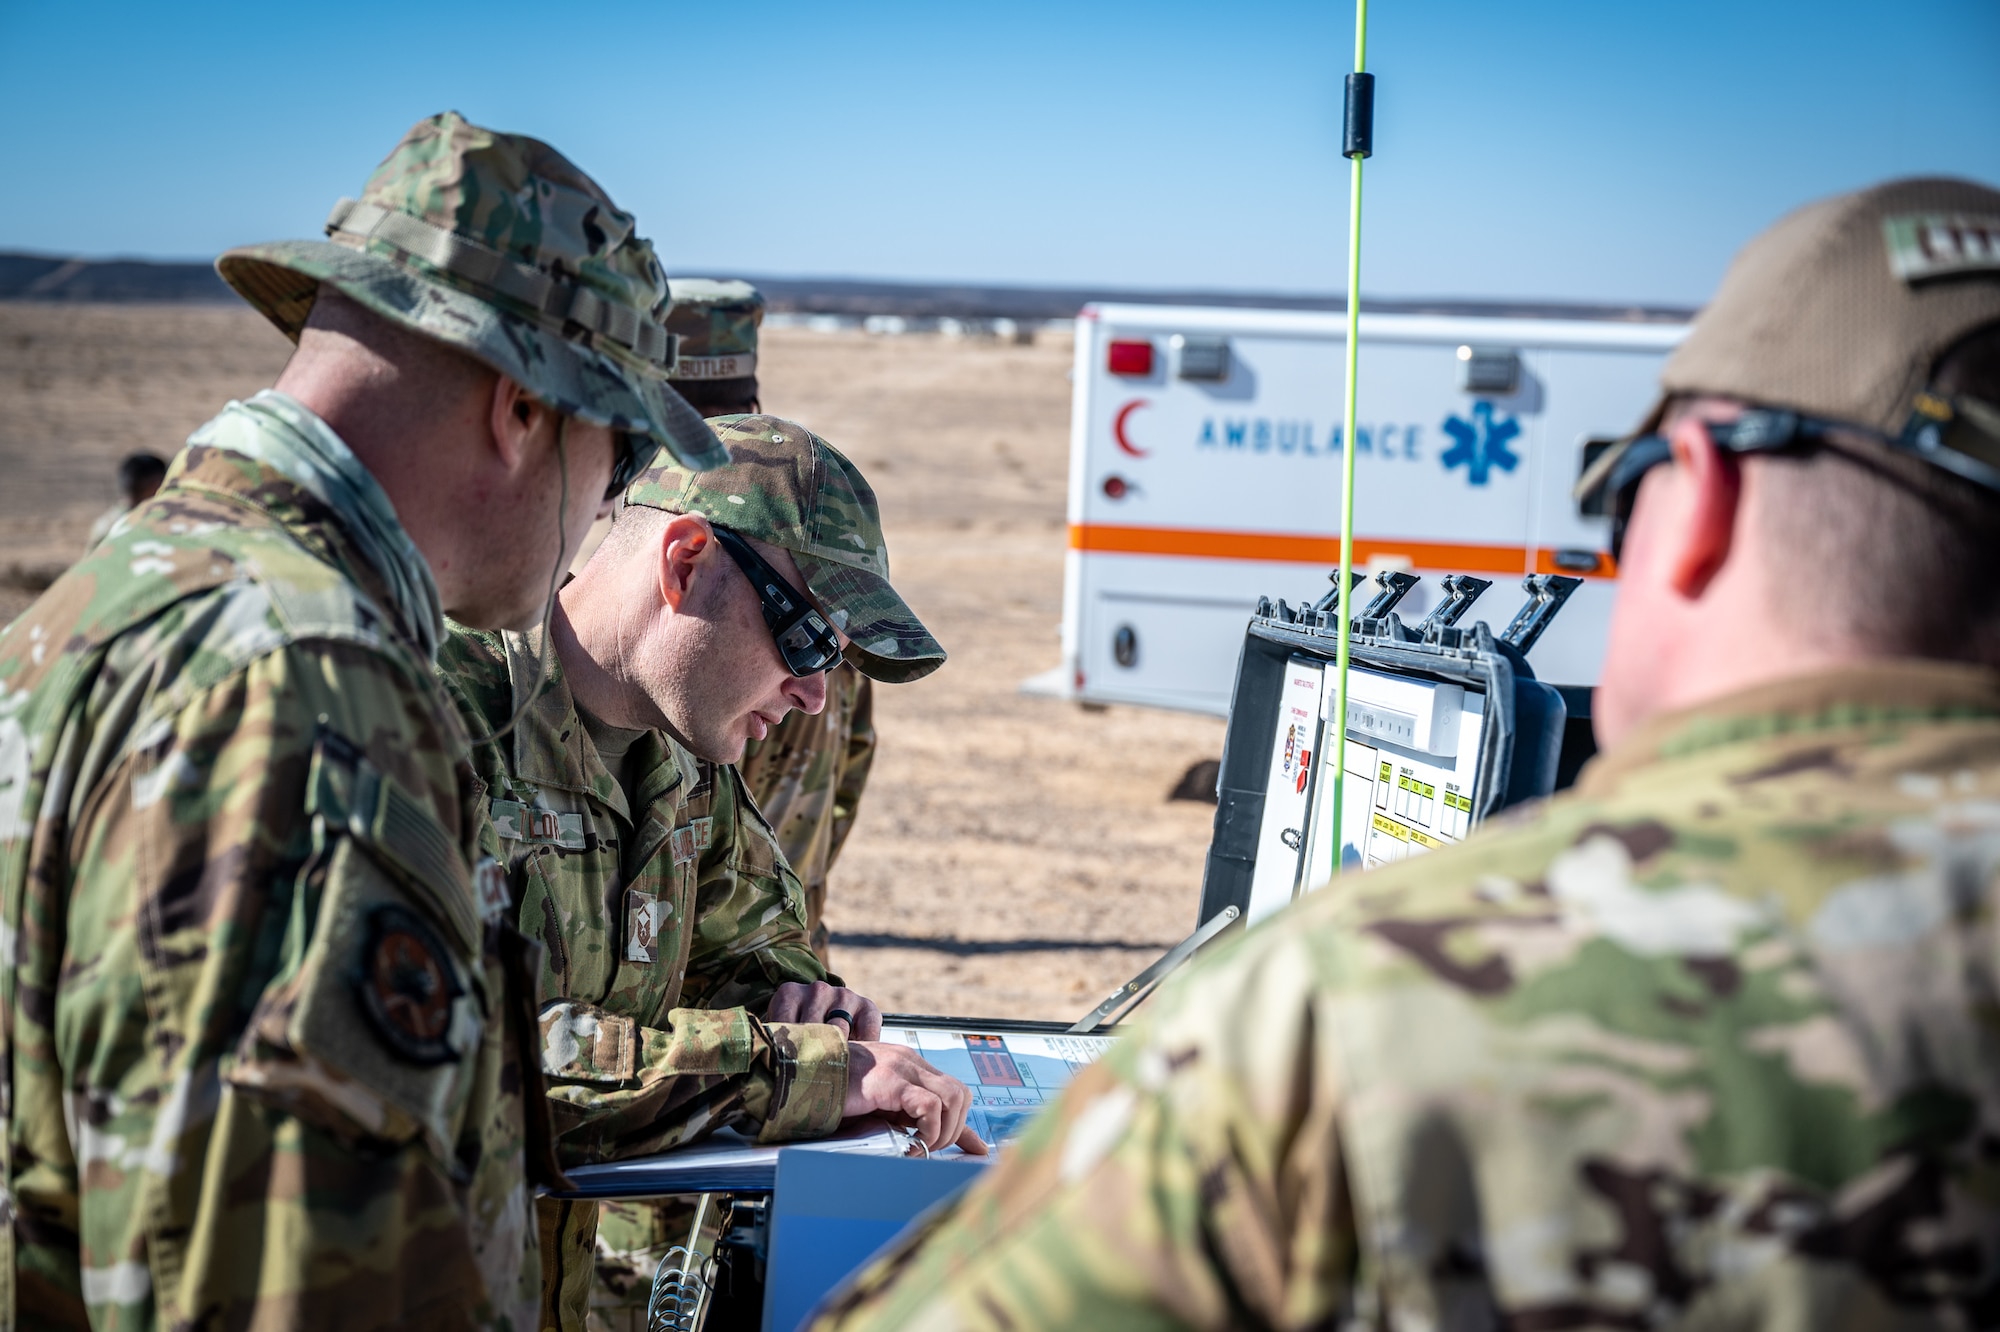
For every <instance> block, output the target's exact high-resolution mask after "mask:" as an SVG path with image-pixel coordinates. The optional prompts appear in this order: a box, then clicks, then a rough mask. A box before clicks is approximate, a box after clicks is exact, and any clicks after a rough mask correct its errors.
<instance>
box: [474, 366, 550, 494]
mask: <svg viewBox="0 0 2000 1332" xmlns="http://www.w3.org/2000/svg"><path fill="white" fill-rule="evenodd" d="M488 417H489V425H490V427H491V429H492V431H493V448H494V451H495V452H496V453H498V454H499V455H500V461H501V463H502V465H504V466H505V467H506V469H507V470H508V471H509V472H518V471H519V470H520V469H521V467H522V465H523V464H524V463H526V462H528V461H529V460H530V459H531V458H533V456H534V454H535V452H536V450H538V449H539V448H542V447H545V446H544V445H542V444H541V442H540V439H539V437H540V436H541V435H543V434H548V435H549V436H550V437H551V438H553V437H554V430H555V425H556V413H555V412H554V411H553V410H551V409H550V408H549V407H548V406H546V405H545V404H544V403H542V402H541V401H540V400H539V399H537V398H534V397H531V396H530V395H529V393H528V391H527V390H526V389H523V388H522V387H521V386H520V385H519V384H517V383H515V382H514V381H513V380H512V379H509V378H508V377H507V376H506V375H495V376H494V377H493V390H492V399H491V402H490V403H489V412H488Z"/></svg>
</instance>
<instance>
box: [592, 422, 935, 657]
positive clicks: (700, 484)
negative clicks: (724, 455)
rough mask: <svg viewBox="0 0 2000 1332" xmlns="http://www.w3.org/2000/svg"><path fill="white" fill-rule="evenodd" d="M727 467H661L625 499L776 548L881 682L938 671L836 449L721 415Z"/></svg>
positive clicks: (785, 429)
mask: <svg viewBox="0 0 2000 1332" xmlns="http://www.w3.org/2000/svg"><path fill="white" fill-rule="evenodd" d="M709 424H711V425H713V426H714V427H715V432H716V434H718V435H720V436H721V437H722V442H723V443H724V444H726V445H728V446H729V465H728V466H726V467H719V468H717V469H715V470H714V471H712V472H702V473H700V474H699V475H697V474H695V473H693V472H691V471H689V470H688V469H686V468H684V467H676V466H674V465H673V464H672V463H660V464H658V465H656V466H654V467H653V469H652V470H651V471H648V472H647V473H646V474H645V475H644V476H641V477H640V478H639V479H638V480H637V481H634V482H633V483H632V485H631V488H630V489H628V490H627V491H626V492H625V503H627V504H634V505H640V506H642V507H645V508H651V509H664V510H665V511H666V512H668V513H698V514H700V515H701V516H702V517H704V518H706V519H708V520H709V521H710V522H712V523H714V524H716V525H717V526H718V527H727V528H729V529H730V530H732V531H735V532H740V533H742V534H743V535H744V536H750V537H755V538H757V540H759V541H764V542H768V543H769V544H771V545H773V546H782V547H784V548H785V549H786V550H789V551H790V552H792V555H793V557H794V558H795V559H797V560H798V564H799V572H800V573H802V574H804V575H805V579H806V590H807V591H808V592H810V593H812V596H813V600H814V601H816V602H818V603H819V607H820V609H821V610H823V611H825V612H826V617H827V618H828V619H829V620H831V621H833V623H834V625H835V626H836V627H837V628H839V630H840V631H841V632H842V633H844V634H846V635H847V638H848V644H847V653H846V655H847V659H848V660H849V661H850V662H852V663H853V664H854V668H855V669H856V670H858V671H860V672H861V673H862V674H863V675H866V676H868V677H869V678H871V679H875V680H880V681H882V682H883V683H885V684H902V683H905V682H907V681H910V680H919V679H922V678H923V677H924V676H926V675H929V674H930V673H931V672H932V671H934V670H936V669H937V668H938V667H940V666H942V665H944V649H943V648H941V647H939V646H938V642H937V640H936V639H935V638H932V637H931V635H930V630H928V629H926V628H924V626H923V622H922V621H920V620H918V619H917V616H916V612H915V611H912V610H911V609H910V608H909V606H908V605H907V604H905V603H904V601H903V599H902V598H901V597H900V596H897V595H896V589H894V588H893V587H890V586H889V547H888V545H887V543H886V542H885V541H884V540H883V538H882V518H881V512H880V510H879V509H878V507H877V506H876V503H875V491H874V490H873V489H872V488H871V487H870V486H869V484H868V482H867V481H866V480H864V479H863V477H862V475H861V472H860V471H859V470H858V469H857V468H856V467H855V466H854V464H853V463H851V462H849V461H848V460H847V459H846V457H844V456H843V455H842V454H841V453H840V451H839V450H838V449H836V448H834V447H833V446H832V445H831V444H828V443H827V442H826V441H825V440H823V439H821V438H820V437H819V436H818V435H815V434H813V433H812V432H811V431H809V430H807V429H805V427H803V426H798V425H794V424H792V423H791V422H790V421H781V420H779V419H778V418H777V417H775V416H719V417H716V418H715V419H714V420H712V421H711V422H710V423H709Z"/></svg>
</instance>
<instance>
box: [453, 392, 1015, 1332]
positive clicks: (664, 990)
mask: <svg viewBox="0 0 2000 1332" xmlns="http://www.w3.org/2000/svg"><path fill="white" fill-rule="evenodd" d="M714 425H715V426H716V428H717V431H718V434H719V435H720V437H721V438H722V439H723V440H724V441H725V442H726V443H727V444H728V445H729V447H730V452H731V462H730V464H729V465H728V466H726V467H722V468H718V469H716V470H714V471H710V472H703V473H700V474H696V473H695V472H693V471H692V470H690V469H688V468H684V467H680V466H678V465H672V464H662V465H661V466H659V467H656V468H654V469H653V470H652V471H651V472H649V473H647V475H646V476H645V477H643V478H641V479H640V481H639V482H638V484H636V485H634V486H633V487H632V488H631V489H630V490H628V491H627V492H626V495H625V503H624V507H623V508H622V509H621V510H620V513H619V516H618V520H617V522H616V523H615V524H614V525H613V527H612V529H611V532H610V534H609V535H608V536H607V537H606V538H605V540H604V543H603V544H602V545H601V546H599V547H598V549H597V552H596V553H595V554H594V555H593V556H592V557H591V560H590V562H589V564H587V565H586V566H585V567H584V569H583V572H582V573H581V574H579V575H578V576H577V578H576V579H575V580H574V581H573V582H571V583H570V584H569V585H568V586H567V587H565V588H564V589H563V592H562V595H561V597H560V599H559V605H558V609H557V613H556V615H555V617H554V619H553V622H552V626H551V634H550V641H549V643H548V644H547V647H548V649H549V653H548V655H549V657H550V663H549V665H548V667H547V669H546V674H545V673H544V670H543V668H542V667H541V665H540V664H539V658H540V657H541V656H542V653H543V649H544V644H543V640H542V638H541V636H540V635H539V633H538V632H535V631H529V632H526V633H501V634H495V633H476V632H472V631H456V630H455V631H454V632H453V633H452V635H451V638H450V642H449V643H448V645H447V647H446V649H445V651H444V654H443V658H442V664H443V668H444V670H445V672H446V675H447V678H448V679H449V681H450V683H451V685H452V687H453V688H454V690H455V691H456V692H457V693H458V694H459V696H460V698H461V699H462V700H463V702H464V704H465V706H466V707H467V709H468V710H469V712H470V714H471V715H472V717H473V718H474V724H475V725H477V726H480V727H482V728H489V729H490V728H491V727H494V726H497V725H498V724H499V723H500V722H501V721H503V720H505V719H506V718H507V717H508V716H509V715H511V714H513V713H515V712H521V721H520V724H519V725H518V726H517V727H516V728H515V730H514V731H513V733H512V734H511V735H510V736H508V737H507V738H505V739H504V740H503V741H501V742H500V743H498V744H493V745H482V746H480V747H479V749H478V752H477V755H476V757H475V762H476V764H477V765H478V767H479V770H480V773H481V775H482V777H484V778H485V780H486V782H487V785H488V787H489V788H490V789H491V791H492V796H493V800H492V806H491V808H492V814H493V818H492V827H493V832H494V837H493V839H492V841H491V843H490V844H489V846H488V848H487V849H488V851H489V852H490V853H491V854H493V855H495V856H496V857H497V858H498V859H499V860H500V862H501V863H502V864H504V865H505V866H506V867H507V872H508V878H509V882H510V883H511V884H512V885H513V887H514V889H515V895H516V897H517V898H518V900H519V903H520V915H519V923H520V926H521V928H522V930H523V931H524V932H525V933H527V934H529V935H530V936H533V937H536V938H539V939H542V940H544V941H545V942H546V944H547V949H546V952H545V954H544V958H545V961H544V966H543V973H542V981H541V987H540V989H541V995H542V1008H541V1027H542V1033H543V1060H542V1067H543V1071H544V1072H545V1073H546V1075H547V1076H548V1077H549V1078H550V1080H551V1089H550V1093H549V1095H550V1101H551V1106H552V1109H553V1112H554V1127H555V1146H556V1150H557V1153H558V1155H559V1156H560V1158H561V1161H562V1163H563V1164H564V1165H575V1164H583V1163H587V1162H596V1161H605V1160H616V1159H621V1158H625V1157H630V1156H637V1155H644V1154H647V1153H650V1152H657V1151H662V1150H665V1149H667V1148H671V1147H675V1146H678V1145H680V1144H682V1143H685V1142H688V1141H690V1140H692V1139H694V1138H697V1137H699V1136H701V1135H703V1134H705V1133H708V1132H710V1131H712V1130H714V1129H716V1128H718V1127H722V1126H725V1125H733V1126H735V1127H737V1128H739V1129H741V1130H742V1131H744V1132H747V1133H750V1134H753V1135H754V1136H756V1137H758V1138H759V1139H760V1140H762V1141H766V1142H780V1141H786V1140H790V1139H799V1138H812V1137H820V1136H823V1135H825V1134H827V1133H829V1132H831V1131H832V1130H833V1129H834V1128H835V1127H837V1126H838V1125H839V1124H840V1122H841V1120H842V1119H843V1118H846V1117H848V1116H852V1115H857V1114H862V1113H867V1112H877V1113H887V1114H889V1115H892V1116H899V1117H903V1118H907V1119H908V1120H909V1121H910V1122H912V1123H913V1124H915V1125H916V1126H918V1128H919V1130H920V1132H921V1134H922V1136H923V1138H924V1140H925V1142H926V1144H927V1145H928V1146H931V1147H939V1146H944V1145H948V1144H951V1143H953V1142H959V1143H961V1144H962V1145H964V1146H966V1147H968V1148H970V1149H972V1150H975V1151H977V1150H980V1143H979V1141H978V1139H977V1138H976V1137H974V1136H973V1135H971V1134H970V1133H969V1132H968V1131H966V1130H965V1128H964V1124H965V1116H966V1111H967V1109H968V1107H969V1105H970V1093H969V1092H968V1091H967V1090H966V1088H965V1087H964V1086H963V1085H962V1084H960V1083H959V1082H957V1081H956V1080H955V1079H952V1078H950V1077H947V1076H945V1075H944V1074H942V1073H939V1072H938V1071H937V1070H935V1069H933V1068H931V1067H930V1065H928V1064H926V1063H925V1062H924V1061H923V1060H922V1059H920V1058H918V1057H917V1056H916V1055H915V1054H914V1053H913V1052H912V1051H909V1050H907V1049H905V1048H903V1047H901V1046H896V1045H882V1044H878V1043H877V1042H876V1039H875V1038H876V1037H877V1036H878V1035H879V1033H880V1029H881V1014H880V1013H879V1011H878V1010H877V1009H876V1006H875V1005H874V1004H873V1003H871V1002H869V1001H868V1000H866V999H864V998H862V997H861V996H860V995H858V994H856V993H854V992H853V991H851V990H848V989H846V988H845V987H844V986H842V985H841V983H840V982H839V981H838V980H837V979H834V978H830V977H828V976H827V973H826V971H825V968H824V967H822V966H821V964H820V962H819V960H818V959H817V958H815V957H814V956H813V954H812V952H811V950H810V949H809V948H808V947H807V942H806V932H805V929H806V926H805V914H804V912H805V903H804V897H803V894H802V893H801V891H800V886H799V882H798V878H797V876H795V875H794V874H793V873H792V871H791V869H790V867H789V866H788V865H787V864H786V863H785V858H784V855H783V853H782V852H781V851H780V850H779V849H778V846H777V842H776V839H775V837H774V836H773V834H772V831H771V828H770V826H769V825H768V824H767V823H765V822H764V819H763V817H762V816H761V815H760V814H759V813H758V811H757V807H756V805H755V803H754V802H752V801H751V800H749V799H748V798H747V796H746V794H745V792H744V789H743V784H742V780H741V778H740V777H738V775H737V773H736V770H735V768H734V767H733V766H731V765H732V763H733V762H734V760H735V759H736V758H737V757H738V756H739V755H740V754H741V753H742V752H743V746H744V744H745V742H746V741H749V740H753V739H757V738H760V737H762V736H763V735H765V734H766V733H767V732H768V731H769V729H770V728H771V727H772V726H773V725H775V724H776V723H777V722H779V721H780V720H782V719H783V717H784V716H785V715H786V714H787V713H788V712H791V711H793V710H797V711H800V712H805V713H815V712H818V711H819V710H820V708H821V707H822V706H823V705H824V702H825V698H826V691H827V685H826V672H827V671H828V670H829V669H830V668H832V667H834V666H836V665H838V664H839V663H840V662H841V661H842V660H843V657H844V658H845V659H846V660H849V661H852V662H853V663H854V664H855V666H856V667H857V668H858V669H860V670H862V671H865V672H867V673H868V674H870V675H871V676H872V677H874V678H877V679H882V680H889V681H898V680H913V679H917V678H919V677H921V676H924V675H927V674H929V673H930V672H931V671H932V670H935V669H936V668H937V667H938V666H940V665H942V664H943V662H944V650H943V649H942V648H940V647H939V646H938V645H937V643H936V641H935V640H933V639H932V638H931V636H930V634H929V632H928V631H927V630H926V629H925V628H924V626H923V625H922V623H921V622H919V621H918V619H917V617H916V616H915V614H914V613H912V612H911V610H910V608H909V607H908V606H907V605H906V604H905V603H904V602H903V600H902V598H901V597H900V596H898V595H897V593H896V591H895V589H894V588H893V587H892V586H891V585H890V583H889V579H888V573H889V564H888V549H887V546H886V544H885V542H884V540H883V537H882V529H881V523H880V520H879V518H878V517H877V515H876V507H875V497H874V493H873V491H871V490H870V489H869V487H868V484H867V482H866V481H864V480H863V479H862V477H861V474H860V473H859V472H858V471H857V470H856V469H855V468H854V466H853V464H851V463H849V462H848V461H847V459H846V458H844V457H842V456H841V455H840V454H839V453H838V452H836V451H835V450H834V449H833V448H831V447H830V446H828V445H827V444H826V443H825V442H824V441H823V440H820V439H818V438H817V437H815V436H814V435H812V434H810V433H809V432H807V431H805V430H802V429H800V428H799V427H798V426H796V425H793V424H792V423H790V422H788V421H780V420H778V419H776V418H775V417H769V416H738V417H726V418H721V419H718V420H717V421H715V422H714ZM843 645H844V646H845V652H844V653H843ZM524 708H525V711H523V709H524ZM537 1214H538V1217H539V1221H540V1228H541V1236H542V1260H543V1296H544V1301H545V1304H544V1323H545V1325H547V1326H561V1327H565V1328H580V1327H582V1326H583V1324H584V1320H585V1317H586V1301H587V1300H588V1299H589V1292H590V1289H591V1284H592V1272H593V1266H594V1259H595V1235H596V1226H597V1219H598V1214H599V1212H598V1208H597V1206H596V1205H594V1204H591V1203H587V1202H569V1201H558V1200H554V1199H547V1198H545V1199H543V1200H541V1202H540V1203H539V1205H538V1209H537ZM674 1215H675V1216H685V1215H687V1213H686V1212H685V1211H684V1210H683V1211H677V1212H675V1213H674ZM626 1219H627V1220H628V1221H630V1222H631V1223H632V1226H634V1227H637V1228H638V1229H641V1230H644V1231H645V1232H646V1233H645V1234H642V1235H633V1234H630V1233H628V1234H626V1235H625V1236H623V1237H622V1238H621V1239H620V1241H619V1243H620V1245H621V1246H622V1248H624V1249H626V1250H630V1251H637V1250H641V1249H646V1248H648V1247H650V1244H649V1240H648V1236H649V1235H651V1234H652V1233H653V1232H654V1231H655V1230H657V1229H658V1228H659V1226H660V1225H661V1224H662V1223H661V1222H660V1220H659V1218H658V1217H657V1216H656V1215H653V1214H652V1213H651V1212H650V1210H649V1209H632V1211H631V1213H630V1214H629V1215H628V1216H627V1218H626ZM629 1229H630V1227H628V1230H629ZM685 1235H686V1228H685V1226H683V1227H682V1230H681V1231H680V1233H678V1234H672V1235H670V1236H669V1237H670V1238H672V1239H673V1240H675V1241H679V1240H680V1239H683V1238H684V1237H685ZM638 1266H639V1267H640V1268H642V1269H643V1270H639V1271H636V1272H633V1273H632V1275H634V1276H637V1277H650V1276H651V1274H652V1268H651V1266H650V1265H648V1264H639V1265H638ZM627 1270H628V1271H630V1270H631V1268H630V1265H628V1268H627ZM619 1284H620V1286H621V1287H622V1286H627V1285H630V1284H632V1283H631V1282H629V1281H620V1282H619ZM624 1293H628V1292H625V1291H622V1290H621V1291H613V1292H611V1294H612V1295H614V1296H618V1295H621V1294H624ZM613 1302H616V1301H615V1300H614V1301H613ZM638 1303H639V1305H640V1306H641V1307H643V1303H644V1301H643V1295H642V1296H641V1297H640V1298H639V1300H638Z"/></svg>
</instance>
